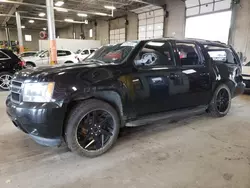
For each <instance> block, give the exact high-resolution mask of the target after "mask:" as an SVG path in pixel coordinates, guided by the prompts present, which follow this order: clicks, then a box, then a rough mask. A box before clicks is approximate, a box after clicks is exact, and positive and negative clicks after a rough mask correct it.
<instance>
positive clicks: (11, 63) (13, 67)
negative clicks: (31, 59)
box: [0, 49, 23, 74]
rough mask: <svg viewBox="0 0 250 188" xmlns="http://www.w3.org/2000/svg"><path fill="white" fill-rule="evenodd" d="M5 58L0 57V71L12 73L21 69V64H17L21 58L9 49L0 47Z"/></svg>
mask: <svg viewBox="0 0 250 188" xmlns="http://www.w3.org/2000/svg"><path fill="white" fill-rule="evenodd" d="M0 52H1V53H3V54H4V55H5V56H6V58H0V72H9V73H12V74H14V73H15V72H17V71H20V70H22V68H23V67H22V66H21V65H20V64H19V63H20V62H21V60H20V59H19V58H18V57H17V56H16V55H15V54H14V53H13V52H12V51H10V50H8V49H1V50H0Z"/></svg>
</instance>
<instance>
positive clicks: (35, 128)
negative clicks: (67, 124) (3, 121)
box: [6, 96, 65, 146]
mask: <svg viewBox="0 0 250 188" xmlns="http://www.w3.org/2000/svg"><path fill="white" fill-rule="evenodd" d="M6 108H7V114H8V115H9V117H10V118H11V120H12V122H13V123H14V125H15V126H16V127H18V128H19V129H21V130H22V131H23V132H25V133H27V134H29V135H30V136H31V138H32V139H33V140H35V141H36V142H37V143H39V144H41V145H45V146H57V145H60V143H61V140H62V139H61V138H62V131H63V121H64V114H65V110H64V108H63V107H61V106H59V105H58V104H56V103H28V102H25V103H24V102H22V103H20V104H16V103H14V102H12V101H11V100H10V96H8V98H7V100H6Z"/></svg>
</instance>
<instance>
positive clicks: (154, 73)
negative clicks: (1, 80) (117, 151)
mask: <svg viewBox="0 0 250 188" xmlns="http://www.w3.org/2000/svg"><path fill="white" fill-rule="evenodd" d="M241 69H242V68H241V64H240V60H239V58H238V56H237V54H236V53H235V51H234V50H233V48H231V47H230V46H227V45H225V44H222V43H219V42H211V41H205V40H191V39H190V40H174V39H157V40H156V39H154V40H145V41H131V42H124V43H121V44H116V45H113V46H106V47H103V48H100V49H98V50H97V51H96V52H94V53H93V54H91V55H90V56H89V57H88V59H87V60H86V61H85V62H84V63H82V64H75V65H69V66H60V67H53V68H38V69H36V70H29V69H27V70H23V71H20V72H18V73H17V74H15V76H14V78H13V81H12V87H11V94H10V95H9V96H8V98H7V101H6V105H7V113H8V115H9V116H10V118H11V119H12V121H13V123H14V124H15V126H17V127H19V128H20V129H21V130H23V131H24V132H25V133H27V134H29V135H30V136H31V137H32V138H33V139H34V140H35V141H36V142H38V143H39V144H42V145H49V146H55V145H59V144H60V143H61V141H62V140H65V142H66V144H67V146H68V147H69V149H70V150H71V151H73V152H75V153H78V154H79V155H83V156H88V157H95V156H98V155H101V154H103V153H104V152H106V151H107V150H108V149H110V148H111V147H112V146H113V144H114V143H115V141H116V139H117V136H118V133H119V130H120V128H121V127H124V126H136V125H142V124H145V123H149V122H152V121H155V120H159V119H163V118H174V117H175V118H176V117H178V116H180V115H183V114H186V115H191V113H192V112H196V111H197V110H199V111H200V110H204V111H205V110H206V111H207V112H209V113H211V114H212V115H213V116H216V117H222V116H225V115H226V114H227V113H228V111H229V109H230V106H231V99H232V98H233V97H235V96H236V95H238V94H241V93H243V91H244V87H245V84H244V83H243V82H242V76H241V71H242V70H241Z"/></svg>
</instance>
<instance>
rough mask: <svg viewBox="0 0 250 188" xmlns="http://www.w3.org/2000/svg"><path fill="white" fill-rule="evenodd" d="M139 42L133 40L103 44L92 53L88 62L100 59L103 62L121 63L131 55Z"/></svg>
mask: <svg viewBox="0 0 250 188" xmlns="http://www.w3.org/2000/svg"><path fill="white" fill-rule="evenodd" d="M137 44H138V41H131V42H124V43H120V44H115V45H109V46H103V47H101V48H99V49H98V50H96V51H95V52H94V53H92V54H91V55H90V56H89V57H88V58H87V59H86V62H91V61H98V62H102V63H111V64H120V63H122V62H123V61H124V60H125V59H126V58H127V57H128V56H129V54H130V53H131V52H132V50H133V49H134V48H135V46H136V45H137Z"/></svg>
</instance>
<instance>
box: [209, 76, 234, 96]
mask: <svg viewBox="0 0 250 188" xmlns="http://www.w3.org/2000/svg"><path fill="white" fill-rule="evenodd" d="M222 84H225V85H226V86H227V87H228V88H229V90H230V92H231V96H232V98H233V96H234V91H235V89H236V83H235V82H234V81H232V80H229V79H228V80H225V79H224V80H220V81H217V82H216V84H214V86H213V93H214V92H215V91H216V89H217V88H218V87H219V86H220V85H222Z"/></svg>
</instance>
